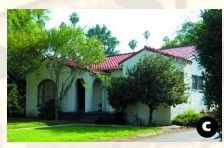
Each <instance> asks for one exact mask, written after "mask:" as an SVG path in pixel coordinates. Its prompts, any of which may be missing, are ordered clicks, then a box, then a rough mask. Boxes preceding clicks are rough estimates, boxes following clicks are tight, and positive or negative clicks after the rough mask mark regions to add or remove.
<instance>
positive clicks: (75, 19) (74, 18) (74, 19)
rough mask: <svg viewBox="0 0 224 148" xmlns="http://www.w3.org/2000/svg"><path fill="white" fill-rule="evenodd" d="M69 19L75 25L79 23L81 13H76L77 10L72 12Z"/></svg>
mask: <svg viewBox="0 0 224 148" xmlns="http://www.w3.org/2000/svg"><path fill="white" fill-rule="evenodd" d="M69 20H70V21H71V23H72V24H73V25H75V24H77V23H78V22H79V15H78V13H76V12H74V13H72V14H71V15H70V18H69Z"/></svg>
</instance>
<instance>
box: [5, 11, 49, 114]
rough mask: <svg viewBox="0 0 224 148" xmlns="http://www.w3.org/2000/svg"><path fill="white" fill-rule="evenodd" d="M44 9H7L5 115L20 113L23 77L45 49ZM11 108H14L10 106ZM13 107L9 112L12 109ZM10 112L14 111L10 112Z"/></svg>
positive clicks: (24, 87)
mask: <svg viewBox="0 0 224 148" xmlns="http://www.w3.org/2000/svg"><path fill="white" fill-rule="evenodd" d="M47 14H48V11H47V10H44V9H34V10H30V9H9V10H7V78H8V81H7V83H8V97H7V100H8V101H7V102H8V115H9V116H11V115H13V116H14V115H18V116H20V115H22V114H23V115H24V111H25V89H26V82H25V77H26V75H27V74H29V73H31V72H33V71H35V70H37V69H38V68H39V66H40V61H41V60H42V59H43V55H42V52H43V51H44V50H45V49H46V47H47V45H46V35H47V34H46V31H45V30H44V24H45V22H46V21H47V20H48V17H47ZM12 108H14V109H12ZM12 110H13V111H12ZM13 112H14V113H13Z"/></svg>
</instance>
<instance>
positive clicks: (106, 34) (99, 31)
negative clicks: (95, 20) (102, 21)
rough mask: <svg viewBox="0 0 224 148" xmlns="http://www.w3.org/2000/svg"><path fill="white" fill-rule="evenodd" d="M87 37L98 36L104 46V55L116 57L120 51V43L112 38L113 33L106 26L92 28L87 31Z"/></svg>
mask: <svg viewBox="0 0 224 148" xmlns="http://www.w3.org/2000/svg"><path fill="white" fill-rule="evenodd" d="M87 36H88V37H93V36H96V37H97V38H98V39H99V40H101V42H102V44H103V46H104V53H105V54H106V55H114V54H117V53H119V51H117V50H116V47H117V46H118V45H119V43H120V42H119V41H118V40H117V38H116V37H114V36H112V34H111V31H110V30H108V29H107V27H106V26H105V25H103V26H102V27H101V26H100V25H99V24H97V25H96V26H95V27H92V28H90V29H89V30H88V31H87Z"/></svg>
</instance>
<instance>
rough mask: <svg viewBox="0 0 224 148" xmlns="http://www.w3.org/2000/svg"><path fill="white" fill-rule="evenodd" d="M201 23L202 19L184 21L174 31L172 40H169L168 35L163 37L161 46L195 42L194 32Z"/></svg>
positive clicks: (167, 46) (166, 46)
mask: <svg viewBox="0 0 224 148" xmlns="http://www.w3.org/2000/svg"><path fill="white" fill-rule="evenodd" d="M201 24H202V21H198V22H196V23H194V22H190V21H186V22H184V23H183V24H182V25H181V26H180V29H178V30H177V31H176V32H175V37H174V39H173V40H170V39H169V37H168V36H165V37H164V38H163V41H164V45H163V46H162V48H169V47H173V46H183V45H189V44H195V41H196V32H197V30H198V29H199V27H200V25H201Z"/></svg>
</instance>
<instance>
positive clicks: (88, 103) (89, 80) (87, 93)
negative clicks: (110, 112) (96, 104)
mask: <svg viewBox="0 0 224 148" xmlns="http://www.w3.org/2000/svg"><path fill="white" fill-rule="evenodd" d="M85 81H86V84H87V87H86V91H85V112H91V111H92V106H91V104H92V91H93V80H92V77H91V75H89V77H88V78H87V79H86V80H85Z"/></svg>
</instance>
